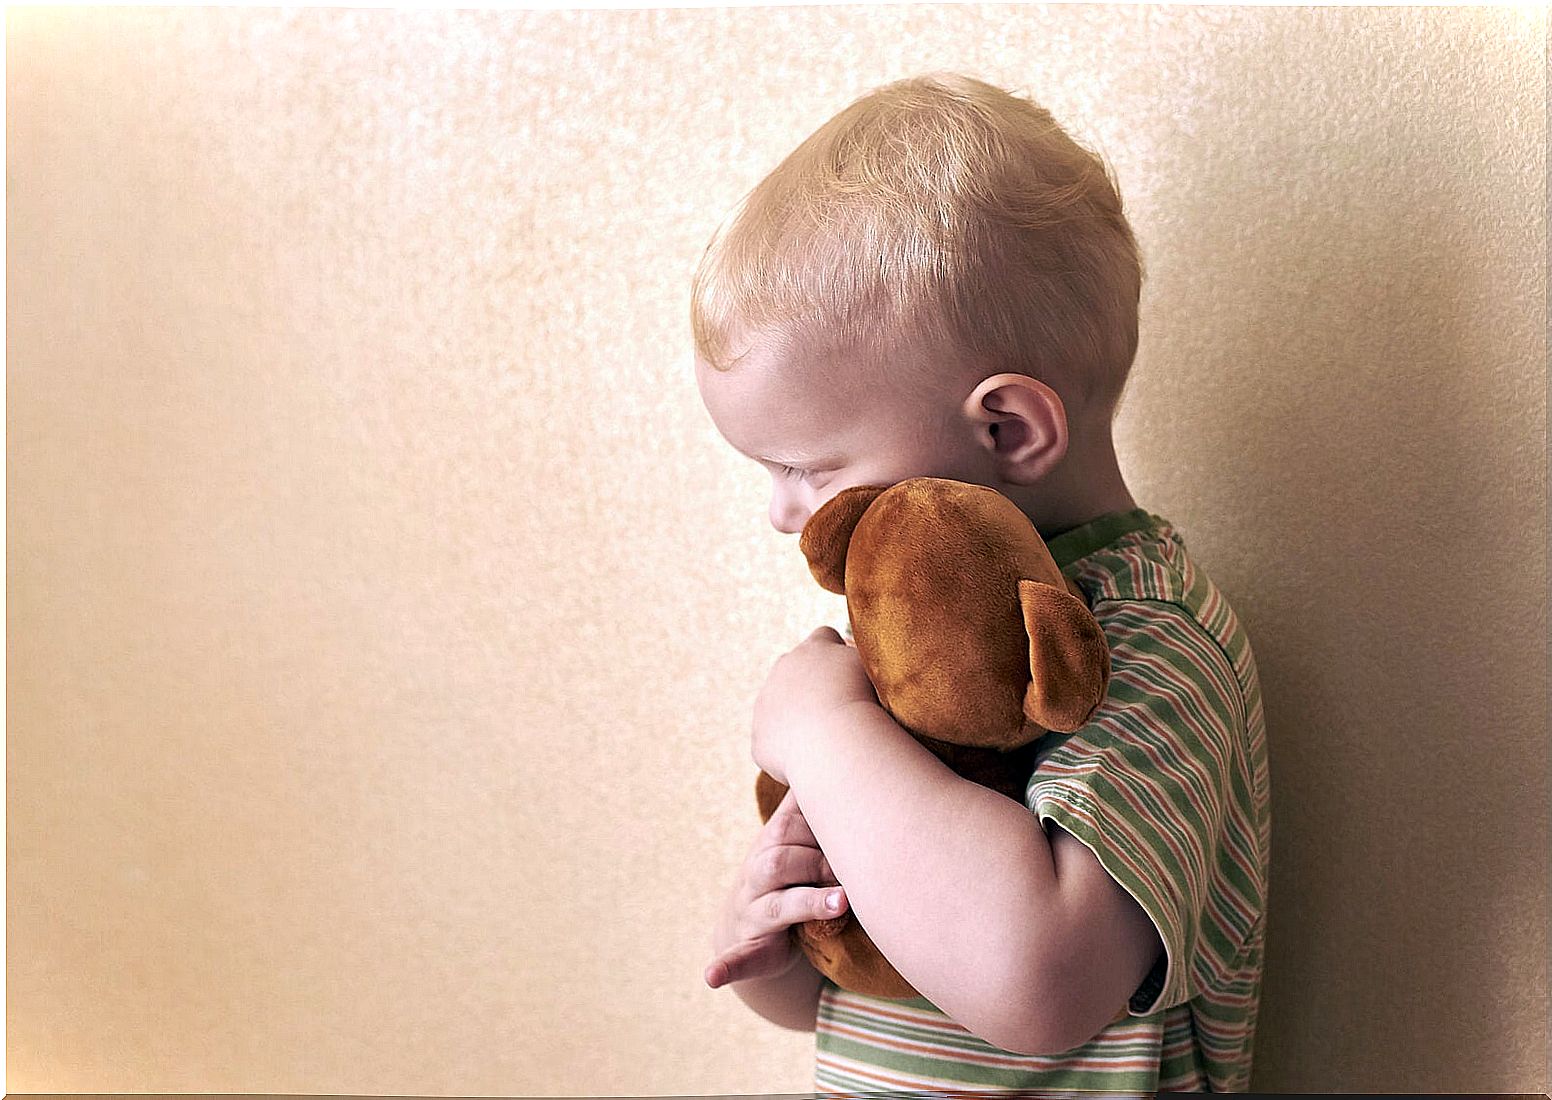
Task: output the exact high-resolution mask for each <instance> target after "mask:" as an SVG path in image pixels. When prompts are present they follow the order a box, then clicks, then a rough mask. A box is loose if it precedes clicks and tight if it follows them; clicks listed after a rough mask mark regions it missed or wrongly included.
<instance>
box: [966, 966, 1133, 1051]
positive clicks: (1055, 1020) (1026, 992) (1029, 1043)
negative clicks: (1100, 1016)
mask: <svg viewBox="0 0 1552 1100" xmlns="http://www.w3.org/2000/svg"><path fill="white" fill-rule="evenodd" d="M1064 988H1065V983H1063V982H1060V981H1053V980H1051V979H1050V978H1045V979H1044V980H1035V981H1031V982H1027V983H1025V984H1024V987H1023V989H1022V990H1019V991H1015V993H1014V995H1012V996H1010V997H1008V998H1006V999H1005V1000H1004V1001H1003V1003H1004V1004H1014V1005H1020V1006H1021V1008H1020V1010H1019V1011H1017V1012H1015V1013H1013V1014H1012V1015H1013V1016H1014V1017H1016V1019H1014V1020H1010V1021H1008V1024H1007V1026H1006V1027H1005V1028H1003V1029H1001V1030H1002V1032H1003V1034H1002V1035H1001V1036H1000V1038H995V1037H991V1036H988V1037H987V1041H988V1042H991V1043H992V1044H993V1045H994V1046H998V1047H1000V1048H1001V1049H1003V1050H1006V1051H1008V1052H1009V1053H1011V1054H1032V1055H1053V1054H1062V1053H1064V1052H1066V1051H1069V1050H1072V1049H1073V1048H1075V1047H1081V1046H1083V1045H1084V1044H1085V1043H1087V1042H1088V1041H1089V1040H1090V1039H1092V1038H1093V1037H1094V1036H1095V1035H1096V1034H1098V1033H1099V1031H1101V1030H1102V1029H1103V1027H1104V1023H1103V1021H1101V1022H1100V1023H1099V1024H1098V1025H1095V1026H1090V1025H1089V1022H1088V1021H1087V1019H1086V1013H1085V1010H1084V1006H1082V1005H1081V1004H1080V1003H1078V999H1076V998H1071V997H1065V996H1063V995H1062V991H1063V989H1064Z"/></svg>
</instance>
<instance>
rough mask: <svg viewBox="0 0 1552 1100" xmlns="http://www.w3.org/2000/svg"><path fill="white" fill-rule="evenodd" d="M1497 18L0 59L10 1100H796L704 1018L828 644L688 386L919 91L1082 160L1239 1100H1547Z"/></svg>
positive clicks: (1542, 864) (726, 1021)
mask: <svg viewBox="0 0 1552 1100" xmlns="http://www.w3.org/2000/svg"><path fill="white" fill-rule="evenodd" d="M1545 21H1546V12H1545V9H1544V8H1535V7H1524V8H1519V9H1513V8H1437V7H1429V8H1396V7H1385V8H1345V7H1316V8H1286V7H1284V8H1270V7H1269V8H1231V7H1201V8H1193V7H1141V6H1100V5H1093V6H1090V5H1057V6H1051V7H1035V6H984V7H983V6H973V5H969V6H962V5H944V6H905V7H871V8H864V7H828V8H826V7H789V8H766V9H742V10H716V9H709V10H708V9H688V10H616V11H601V10H595V11H581V12H565V11H521V10H516V11H511V10H509V11H497V12H492V11H483V12H482V11H459V12H451V11H450V12H409V11H392V10H367V9H348V8H347V9H332V10H330V9H314V10H290V11H275V10H266V9H249V8H175V9H155V8H151V9H134V8H128V9H126V8H104V9H96V10H92V9H82V8H68V7H59V8H52V9H20V8H15V7H12V8H9V9H7V12H6V25H7V40H6V48H7V53H6V65H7V82H6V87H7V133H8V149H7V165H6V182H7V217H8V221H7V243H8V263H7V288H8V289H7V307H8V321H9V331H8V334H7V335H8V372H9V382H8V403H7V416H6V424H7V433H8V445H7V458H8V469H9V482H8V498H7V515H8V519H9V524H8V527H9V555H8V561H7V582H8V584H7V588H8V596H9V603H8V619H7V627H8V636H9V642H8V654H9V658H8V686H9V704H8V718H9V741H8V745H7V767H8V778H9V788H8V792H7V795H8V802H7V809H8V820H7V825H8V836H7V856H8V893H7V901H8V905H7V918H8V930H7V931H8V936H7V944H6V946H7V973H8V1004H7V1008H8V1013H7V1023H8V1048H7V1053H8V1058H9V1077H8V1080H7V1082H6V1084H7V1086H8V1088H9V1089H11V1090H13V1091H34V1090H71V1091H93V1090H101V1091H141V1090H149V1091H200V1092H220V1091H265V1092H314V1093H412V1094H413V1093H422V1094H426V1093H463V1094H469V1093H504V1094H518V1095H533V1094H541V1095H545V1094H547V1095H572V1094H611V1093H612V1094H658V1093H663V1094H666V1093H673V1094H686V1093H722V1092H745V1093H751V1092H753V1093H758V1092H781V1091H800V1090H804V1089H807V1088H809V1087H811V1084H812V1057H813V1055H812V1049H813V1047H812V1038H811V1037H810V1036H806V1035H801V1034H796V1033H791V1032H785V1031H781V1030H780V1029H778V1028H775V1027H774V1026H771V1025H768V1024H766V1023H765V1022H763V1021H761V1020H759V1019H758V1018H756V1017H754V1016H753V1015H752V1014H751V1013H749V1012H748V1011H747V1010H746V1009H744V1008H743V1006H742V1005H741V1004H740V1003H739V1002H738V1001H737V999H736V997H735V996H734V994H733V993H731V992H730V991H728V990H719V991H712V990H708V989H706V988H705V986H704V985H703V984H702V982H701V971H702V968H703V967H704V965H705V964H706V962H708V961H709V959H710V946H709V940H710V931H711V924H712V918H713V912H714V909H715V907H716V905H717V904H718V903H719V902H720V900H721V898H722V895H723V893H724V891H725V890H726V888H727V884H728V882H729V881H730V876H731V875H732V873H733V871H734V868H735V866H736V865H737V863H738V862H739V860H740V859H741V857H742V855H743V854H744V852H745V850H746V848H747V846H748V843H749V841H750V839H751V838H752V835H753V831H754V829H755V828H756V827H757V825H758V818H757V816H756V814H755V811H754V806H753V802H752V798H751V784H752V781H753V777H754V765H753V764H752V762H751V760H750V757H749V748H748V740H747V738H748V718H749V714H750V707H751V705H752V702H753V699H754V693H755V692H756V690H757V689H758V687H759V684H760V683H761V681H762V679H763V677H764V674H765V672H766V671H767V670H768V668H769V665H770V662H771V661H772V660H774V658H775V656H776V655H777V654H778V653H780V652H782V651H783V650H785V649H787V648H790V647H791V646H792V645H794V644H796V642H797V641H798V640H799V639H801V637H802V636H803V635H805V634H806V633H807V632H808V631H809V630H810V629H812V627H813V626H815V625H817V624H818V623H820V622H825V621H835V620H836V619H837V617H838V615H839V614H841V613H843V609H842V608H841V607H840V606H839V605H838V604H837V603H836V602H835V601H836V600H837V599H838V598H837V597H833V596H830V595H828V594H826V593H823V592H820V591H819V590H818V589H817V587H816V586H815V585H814V584H813V583H812V581H811V580H810V578H809V577H808V575H807V571H806V569H805V567H804V566H803V563H802V561H801V558H800V556H799V555H798V554H797V551H796V546H795V540H793V539H791V538H788V537H784V536H780V535H778V534H776V533H775V532H774V531H772V530H771V529H770V528H769V526H768V525H767V522H766V518H765V499H764V493H765V489H766V486H765V484H764V475H763V474H761V473H760V472H759V471H758V469H757V468H756V467H754V466H753V465H752V464H750V463H748V462H747V461H746V460H743V459H741V458H740V457H739V456H737V455H736V454H734V453H733V452H732V451H731V450H729V449H727V448H726V447H725V446H724V445H723V444H722V443H721V442H720V440H719V439H718V437H717V436H716V435H715V432H714V430H713V429H712V427H711V424H710V422H709V420H708V419H707V418H706V416H705V414H704V413H703V411H702V410H701V409H700V406H699V403H698V400H697V397H696V394H695V390H694V384H693V378H692V375H691V372H690V360H689V355H690V353H689V343H688V326H687V313H686V301H687V284H688V278H689V275H690V271H691V269H692V267H693V265H694V263H695V260H696V258H697V256H698V254H699V250H700V248H701V247H702V246H703V244H704V243H705V240H706V238H707V236H708V234H709V233H710V231H711V229H712V227H713V225H714V224H715V222H716V220H717V219H718V218H719V217H721V215H722V214H723V213H724V212H725V211H726V210H727V209H728V207H729V206H730V205H731V204H732V203H733V201H734V200H735V199H736V198H737V197H738V196H739V195H740V194H741V193H742V192H743V191H744V190H746V189H747V188H748V187H749V186H751V185H752V184H753V183H754V182H755V180H756V179H758V178H759V176H760V175H761V174H762V173H763V172H764V171H766V170H767V169H769V168H770V167H772V166H773V165H774V164H775V163H776V161H777V160H778V159H779V158H780V157H781V156H782V155H784V154H785V153H786V152H787V151H788V150H789V149H790V148H791V147H792V145H793V144H795V143H796V142H797V141H798V140H800V139H801V138H802V137H803V136H805V135H806V134H807V133H808V132H809V131H810V130H812V129H813V127H814V126H816V125H817V124H818V123H820V122H821V121H822V120H823V119H825V118H826V117H828V116H829V115H830V114H832V113H833V112H834V111H836V110H838V109H839V108H840V107H841V106H843V105H844V104H845V103H846V102H848V101H849V100H850V99H851V98H852V97H854V96H855V95H857V94H859V93H861V92H862V91H864V90H866V89H867V88H869V87H872V86H874V85H876V84H879V83H882V82H884V81H886V80H890V79H894V78H896V77H899V76H904V75H907V74H909V73H912V72H917V71H921V70H924V69H929V68H938V67H948V68H957V69H962V70H964V71H967V72H970V73H972V74H975V75H979V76H981V77H983V78H985V79H989V80H993V81H995V82H999V83H1003V84H1005V85H1011V86H1016V87H1022V88H1023V89H1025V90H1027V91H1029V92H1031V93H1032V94H1034V95H1035V96H1036V98H1038V99H1040V100H1041V101H1043V102H1044V103H1045V104H1046V105H1047V106H1049V107H1050V108H1051V109H1052V110H1053V111H1054V112H1055V114H1056V115H1057V117H1058V118H1060V119H1062V120H1064V121H1066V122H1067V123H1069V124H1070V125H1071V126H1072V127H1073V128H1074V129H1075V130H1076V131H1077V132H1078V133H1079V135H1080V136H1082V137H1084V138H1085V139H1087V140H1090V141H1092V142H1094V143H1096V144H1097V145H1098V146H1099V147H1100V148H1102V149H1103V150H1104V152H1105V153H1106V155H1107V156H1108V157H1109V158H1110V160H1111V161H1112V163H1113V164H1114V165H1115V166H1116V169H1117V171H1118V173H1119V176H1120V180H1121V186H1122V192H1123V195H1124V197H1125V199H1126V201H1127V203H1128V208H1129V210H1130V211H1131V213H1132V217H1133V219H1134V222H1135V225H1136V227H1137V231H1138V234H1139V237H1140V239H1141V241H1142V244H1143V247H1144V249H1145V254H1146V259H1147V263H1148V269H1149V279H1148V282H1147V284H1146V286H1145V289H1144V314H1143V324H1142V348H1141V352H1140V356H1139V360H1138V364H1137V367H1136V370H1135V373H1134V376H1133V384H1132V389H1131V390H1130V391H1129V394H1128V397H1127V400H1126V403H1125V406H1124V410H1123V413H1122V415H1121V418H1120V420H1119V422H1118V433H1119V436H1118V449H1119V452H1120V456H1121V461H1122V467H1123V469H1124V471H1125V472H1126V474H1127V477H1128V480H1129V482H1130V484H1131V487H1132V489H1133V492H1134V494H1135V496H1136V497H1137V499H1138V501H1139V503H1141V504H1143V505H1144V506H1145V507H1147V508H1149V509H1151V510H1153V511H1155V512H1159V513H1161V514H1163V515H1166V516H1168V517H1169V518H1171V519H1172V520H1173V521H1174V522H1175V523H1176V524H1177V526H1178V527H1179V528H1180V529H1181V531H1182V532H1183V534H1184V535H1185V537H1186V539H1187V541H1188V543H1189V544H1190V545H1191V547H1192V549H1193V550H1194V551H1195V552H1196V553H1197V554H1198V555H1199V557H1200V558H1201V559H1202V561H1203V562H1204V564H1205V565H1206V566H1207V567H1208V568H1209V570H1210V571H1212V572H1213V573H1214V575H1215V577H1216V578H1217V580H1218V581H1219V583H1220V584H1221V585H1222V586H1223V588H1224V589H1225V591H1226V592H1227V593H1228V594H1229V596H1230V598H1231V599H1232V600H1233V601H1234V603H1235V605H1236V606H1237V608H1238V610H1239V612H1240V614H1241V617H1242V618H1243V619H1244V620H1245V622H1246V623H1247V625H1248V627H1249V629H1250V631H1251V636H1252V639H1253V642H1254V645H1255V648H1256V652H1257V655H1258V658H1259V661H1260V668H1261V675H1262V679H1263V687H1264V690H1265V703H1266V710H1267V714H1268V719H1269V728H1270V737H1271V744H1272V769H1273V773H1272V774H1273V799H1274V804H1273V812H1274V856H1273V867H1272V885H1271V903H1272V913H1271V917H1270V919H1269V942H1268V964H1267V973H1266V986H1265V995H1264V1001H1263V1009H1262V1030H1261V1033H1260V1038H1259V1042H1258V1059H1257V1072H1256V1086H1257V1087H1258V1088H1260V1089H1263V1090H1305V1091H1323V1090H1350V1091H1364V1090H1371V1091H1372V1090H1379V1091H1402V1090H1407V1089H1415V1090H1435V1091H1437V1090H1446V1091H1447V1090H1458V1091H1469V1090H1481V1091H1530V1090H1544V1089H1546V1088H1547V1087H1548V1086H1549V1080H1548V1071H1547V1065H1546V1061H1545V1058H1546V1049H1547V1039H1548V1035H1547V998H1546V977H1547V973H1546V968H1547V948H1548V945H1547V941H1546V935H1547V932H1546V923H1545V915H1546V912H1545V906H1546V900H1547V895H1546V869H1547V868H1546V855H1547V839H1548V838H1547V826H1548V822H1547V805H1548V789H1547V778H1546V772H1545V763H1546V756H1545V752H1546V734H1547V711H1546V697H1545V694H1544V689H1545V679H1544V671H1545V668H1546V626H1547V623H1546V547H1545V539H1546V521H1547V513H1546V461H1547V451H1546V432H1545V417H1546V400H1545V322H1546V310H1545V298H1544V293H1545V285H1546V284H1545V268H1544V258H1545V246H1546V237H1545V208H1544V196H1545V192H1544V186H1545V184H1544V179H1545V152H1544V142H1545V134H1546V113H1545V88H1546V83H1545V58H1546V53H1545V50H1546V45H1545V43H1546V37H1545V35H1546V22H1545Z"/></svg>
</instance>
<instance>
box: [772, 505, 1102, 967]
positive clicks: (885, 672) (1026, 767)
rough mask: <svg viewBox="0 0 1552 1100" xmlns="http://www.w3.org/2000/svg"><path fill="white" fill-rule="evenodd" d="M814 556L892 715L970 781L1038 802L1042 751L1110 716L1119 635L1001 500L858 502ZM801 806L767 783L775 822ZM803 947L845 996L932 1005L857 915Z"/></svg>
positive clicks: (828, 529)
mask: <svg viewBox="0 0 1552 1100" xmlns="http://www.w3.org/2000/svg"><path fill="white" fill-rule="evenodd" d="M798 546H799V548H800V549H801V550H802V551H803V555H804V556H805V557H806V558H807V559H808V567H809V570H810V571H811V572H812V573H813V574H814V579H815V580H817V581H818V582H819V583H820V585H822V586H823V587H824V588H826V589H828V590H829V591H831V592H836V593H839V594H841V595H844V596H845V597H846V608H847V612H848V615H849V618H850V621H851V630H852V636H853V640H854V642H855V644H856V648H857V656H858V657H859V658H861V660H862V665H863V668H864V669H865V670H866V671H867V674H868V678H869V679H870V680H871V681H872V682H873V687H874V690H875V691H876V692H877V693H878V699H879V702H880V703H881V704H882V705H883V707H884V709H885V710H887V711H888V712H889V713H890V714H891V715H892V716H893V717H894V719H895V721H897V722H899V723H900V725H902V726H904V727H905V728H906V729H908V730H910V732H911V733H912V735H913V736H915V738H916V739H917V740H918V741H920V742H921V743H922V744H923V745H925V746H926V747H927V748H928V749H930V750H931V751H932V752H933V753H934V754H936V755H937V757H938V758H939V759H940V760H942V761H943V762H944V763H945V764H947V765H948V766H949V767H950V768H952V769H953V770H954V771H955V772H956V773H958V774H959V775H962V776H964V777H965V778H967V779H970V780H972V781H974V782H977V783H980V784H982V785H984V786H986V787H990V788H991V789H992V790H995V791H998V792H1000V793H1001V794H1004V795H1006V796H1007V797H1009V798H1012V799H1014V800H1016V801H1018V802H1019V803H1022V802H1023V801H1024V788H1025V785H1026V783H1027V782H1028V780H1029V777H1030V775H1031V773H1032V772H1033V771H1034V767H1035V752H1036V750H1037V748H1038V745H1037V742H1038V741H1039V739H1040V738H1041V737H1043V736H1044V735H1045V734H1046V732H1047V731H1049V730H1058V731H1062V732H1071V731H1072V730H1076V729H1078V728H1079V727H1081V726H1082V725H1083V724H1084V723H1085V722H1087V721H1088V719H1089V716H1090V715H1092V714H1093V713H1094V711H1095V710H1097V709H1098V707H1099V705H1100V703H1101V702H1103V700H1104V698H1105V690H1106V687H1107V686H1108V684H1109V682H1110V650H1109V648H1108V646H1107V645H1106V644H1105V635H1104V632H1103V631H1102V630H1101V629H1100V626H1099V623H1098V622H1097V621H1096V620H1095V618H1094V616H1093V615H1092V614H1090V612H1089V609H1088V605H1087V603H1086V602H1085V601H1084V599H1083V592H1082V590H1081V589H1079V588H1078V587H1077V586H1076V585H1074V584H1073V583H1072V582H1071V581H1069V580H1067V579H1066V578H1065V577H1063V576H1062V573H1061V570H1060V569H1058V568H1057V567H1056V562H1055V561H1054V560H1053V559H1052V557H1051V554H1050V552H1049V551H1048V550H1047V549H1046V546H1045V542H1044V541H1043V540H1042V539H1041V538H1040V535H1039V533H1038V532H1036V530H1035V528H1034V525H1033V524H1032V523H1030V521H1029V518H1028V517H1027V516H1025V515H1024V513H1023V512H1021V511H1019V509H1018V506H1017V505H1015V504H1014V503H1013V502H1012V501H1011V500H1009V499H1008V498H1007V497H1005V496H1003V495H1002V494H1001V493H999V492H997V491H996V490H995V489H989V488H987V487H985V486H981V485H972V484H969V483H967V482H963V481H952V480H949V479H946V478H936V477H919V478H912V479H910V480H907V481H902V482H899V483H898V484H896V485H893V486H889V487H885V486H878V485H864V486H855V487H853V488H850V489H843V490H841V491H840V492H839V493H837V494H836V495H835V496H834V497H832V498H831V499H830V500H829V501H827V502H826V503H825V504H824V505H823V507H821V508H819V509H818V510H817V511H815V512H814V514H813V515H812V516H810V517H809V520H808V523H807V524H805V525H804V527H803V533H802V535H801V536H800V537H799V540H798ZM786 793H787V788H786V786H785V785H784V784H782V783H779V782H777V781H776V780H775V779H773V778H771V777H770V776H769V775H767V774H766V773H765V772H763V771H762V772H760V774H759V776H758V777H757V778H756V782H755V798H756V801H757V803H758V805H759V809H760V820H761V821H769V820H770V817H771V814H772V813H773V812H774V811H775V809H776V806H777V804H778V803H779V802H780V801H781V799H782V796H783V795H785V794H786ZM945 824H946V823H945ZM791 934H792V935H793V936H795V937H796V938H797V943H798V945H799V946H800V947H801V949H802V951H803V953H804V954H805V955H806V956H807V957H808V959H809V961H810V962H812V963H813V965H814V967H815V969H817V970H818V971H819V972H820V973H822V974H824V975H825V976H826V977H828V978H829V979H830V980H831V981H833V982H835V984H836V985H839V986H841V987H843V988H845V989H850V990H853V991H855V992H858V993H869V994H872V995H874V996H878V997H896V998H907V997H917V996H920V994H918V993H917V991H916V990H915V989H914V988H913V987H912V986H911V984H910V983H909V982H907V981H906V980H905V979H904V978H903V977H901V976H900V974H899V972H898V971H896V970H895V968H894V967H893V966H891V965H890V964H889V961H888V960H887V959H885V958H884V956H883V955H882V954H881V953H880V952H879V950H878V948H876V947H875V946H874V945H873V942H872V940H870V939H869V938H868V934H867V932H865V931H864V930H863V928H862V926H861V924H859V923H858V922H857V921H856V920H853V919H852V914H851V913H850V912H849V911H848V912H846V913H843V914H841V915H840V916H839V917H833V918H831V919H829V920H812V921H807V922H805V923H803V924H798V925H793V926H792V930H791ZM945 934H949V930H947V929H945Z"/></svg>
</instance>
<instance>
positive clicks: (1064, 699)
mask: <svg viewBox="0 0 1552 1100" xmlns="http://www.w3.org/2000/svg"><path fill="white" fill-rule="evenodd" d="M1018 587H1019V603H1020V604H1022V605H1023V609H1024V628H1025V630H1026V631H1027V632H1028V634H1029V672H1030V677H1031V678H1030V683H1029V687H1028V689H1027V690H1026V691H1025V693H1024V714H1025V716H1026V717H1028V718H1029V719H1030V721H1032V722H1037V723H1039V724H1040V725H1041V726H1043V727H1045V728H1046V729H1048V730H1056V731H1058V732H1060V733H1071V732H1072V731H1073V730H1076V729H1078V728H1079V727H1081V726H1082V725H1083V723H1085V722H1087V721H1088V720H1089V718H1090V716H1092V715H1093V713H1094V712H1095V711H1096V710H1098V709H1099V705H1100V704H1101V703H1102V702H1104V700H1105V689H1106V688H1107V687H1108V686H1109V684H1110V647H1109V645H1107V644H1106V642H1105V632H1104V631H1103V630H1101V629H1100V626H1099V622H1098V620H1096V619H1095V618H1094V616H1093V614H1092V613H1091V612H1090V611H1089V609H1088V605H1087V604H1085V603H1084V602H1083V601H1082V600H1081V599H1079V598H1078V597H1076V596H1074V595H1072V593H1071V592H1067V591H1063V590H1062V589H1060V588H1056V587H1054V586H1053V585H1049V584H1046V583H1044V582H1043V581H1032V580H1020V581H1019V582H1018Z"/></svg>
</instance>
